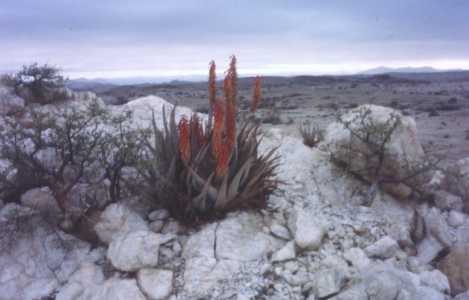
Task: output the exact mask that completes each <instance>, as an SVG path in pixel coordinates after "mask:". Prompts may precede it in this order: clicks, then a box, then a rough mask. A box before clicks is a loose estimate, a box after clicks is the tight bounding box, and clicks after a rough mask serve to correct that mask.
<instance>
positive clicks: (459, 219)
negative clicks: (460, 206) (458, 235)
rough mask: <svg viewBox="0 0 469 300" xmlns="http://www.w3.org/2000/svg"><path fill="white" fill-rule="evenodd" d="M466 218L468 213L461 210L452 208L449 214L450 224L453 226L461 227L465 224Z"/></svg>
mask: <svg viewBox="0 0 469 300" xmlns="http://www.w3.org/2000/svg"><path fill="white" fill-rule="evenodd" d="M465 220H466V215H465V214H463V213H462V212H460V211H457V210H452V211H450V212H449V215H448V224H449V225H450V226H452V227H459V226H461V225H462V224H464V221H465Z"/></svg>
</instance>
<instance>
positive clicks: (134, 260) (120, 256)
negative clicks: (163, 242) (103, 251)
mask: <svg viewBox="0 0 469 300" xmlns="http://www.w3.org/2000/svg"><path fill="white" fill-rule="evenodd" d="M159 248H160V235H159V234H156V233H153V232H151V231H143V230H141V231H134V232H129V233H127V234H122V235H119V236H117V237H115V238H114V239H113V240H112V242H111V244H109V248H108V251H107V258H108V259H109V260H110V261H111V263H112V265H113V266H114V267H115V268H116V269H119V270H121V271H126V272H133V271H137V270H139V269H141V268H146V267H155V266H156V265H157V264H158V252H159Z"/></svg>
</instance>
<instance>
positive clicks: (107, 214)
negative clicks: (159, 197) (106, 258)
mask: <svg viewBox="0 0 469 300" xmlns="http://www.w3.org/2000/svg"><path fill="white" fill-rule="evenodd" d="M147 229H148V226H147V223H146V222H145V221H144V220H143V219H142V217H140V215H139V214H137V213H136V212H134V211H132V210H130V209H129V208H128V207H127V206H125V205H122V204H117V203H114V204H111V205H109V206H108V207H106V209H105V210H104V211H103V213H102V214H101V217H100V220H99V222H98V223H97V224H96V225H95V226H94V230H95V231H96V234H97V235H98V237H99V239H100V240H101V241H102V242H103V243H105V244H109V243H110V242H111V241H112V239H113V238H114V237H115V236H117V235H119V234H126V233H128V232H132V231H138V230H147Z"/></svg>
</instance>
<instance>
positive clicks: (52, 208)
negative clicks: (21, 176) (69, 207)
mask: <svg viewBox="0 0 469 300" xmlns="http://www.w3.org/2000/svg"><path fill="white" fill-rule="evenodd" d="M21 204H23V205H24V206H27V207H30V208H32V209H34V210H37V211H40V212H43V213H50V214H52V215H60V214H61V213H62V212H61V210H60V208H59V206H58V204H57V201H56V200H55V198H54V195H53V194H52V191H51V190H50V189H49V188H48V187H42V188H35V189H32V190H29V191H27V192H26V193H24V194H23V195H21Z"/></svg>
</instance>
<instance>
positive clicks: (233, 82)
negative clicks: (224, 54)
mask: <svg viewBox="0 0 469 300" xmlns="http://www.w3.org/2000/svg"><path fill="white" fill-rule="evenodd" d="M236 62H237V60H236V56H234V55H232V56H231V61H230V68H229V69H228V73H229V74H230V80H231V90H232V96H231V97H232V99H231V100H232V101H233V103H234V105H235V106H236V96H237V93H238V72H237V71H236Z"/></svg>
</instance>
